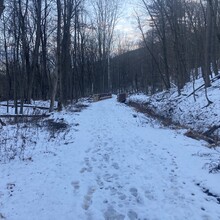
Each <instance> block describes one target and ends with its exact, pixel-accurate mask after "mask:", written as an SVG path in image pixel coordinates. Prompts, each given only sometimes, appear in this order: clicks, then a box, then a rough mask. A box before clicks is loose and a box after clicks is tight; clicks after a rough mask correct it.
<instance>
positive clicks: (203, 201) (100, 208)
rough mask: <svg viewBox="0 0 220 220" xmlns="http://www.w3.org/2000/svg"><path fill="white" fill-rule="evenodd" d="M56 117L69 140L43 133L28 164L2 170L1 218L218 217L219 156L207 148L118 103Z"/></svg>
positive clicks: (3, 166) (111, 101)
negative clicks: (215, 166) (213, 167)
mask: <svg viewBox="0 0 220 220" xmlns="http://www.w3.org/2000/svg"><path fill="white" fill-rule="evenodd" d="M52 117H54V118H60V120H64V121H67V122H68V124H69V126H70V128H69V132H68V133H67V134H65V138H58V139H56V138H52V139H48V138H47V135H46V134H43V133H40V134H38V137H39V138H38V140H37V144H36V146H35V147H34V149H32V154H31V159H30V160H28V159H27V160H24V161H21V160H19V159H14V160H11V161H10V162H5V163H1V164H0V219H1V218H2V219H7V220H79V219H82V220H84V219H85V220H87V219H88V220H102V219H106V220H113V219H114V220H121V219H129V220H133V219H141V220H144V219H148V220H157V219H158V220H161V219H162V220H178V219H179V220H182V219H190V220H208V219H209V220H217V219H220V201H219V200H220V199H219V197H220V188H219V182H220V174H219V173H215V174H213V173H209V169H208V164H209V163H211V162H212V160H215V159H217V158H218V157H219V153H218V152H217V151H216V150H213V149H208V148H207V147H206V144H205V143H204V142H199V141H195V140H192V139H189V138H187V137H185V136H183V135H182V133H183V131H182V130H178V131H176V130H170V129H167V128H163V127H161V126H160V124H159V123H158V122H156V121H154V120H152V119H150V118H147V117H146V116H144V115H143V114H141V113H136V112H135V111H134V110H133V109H131V108H129V107H127V106H125V105H123V104H119V103H117V102H116V99H115V97H114V98H112V99H109V100H105V101H101V102H97V103H92V104H91V105H90V106H89V107H88V108H86V109H85V110H83V111H82V112H80V113H74V112H72V113H71V112H68V111H64V112H63V113H56V114H54V115H53V116H52ZM215 196H216V197H215Z"/></svg>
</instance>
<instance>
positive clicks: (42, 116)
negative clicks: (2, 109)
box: [0, 114, 50, 118]
mask: <svg viewBox="0 0 220 220" xmlns="http://www.w3.org/2000/svg"><path fill="white" fill-rule="evenodd" d="M48 117H50V115H46V114H43V115H0V118H48Z"/></svg>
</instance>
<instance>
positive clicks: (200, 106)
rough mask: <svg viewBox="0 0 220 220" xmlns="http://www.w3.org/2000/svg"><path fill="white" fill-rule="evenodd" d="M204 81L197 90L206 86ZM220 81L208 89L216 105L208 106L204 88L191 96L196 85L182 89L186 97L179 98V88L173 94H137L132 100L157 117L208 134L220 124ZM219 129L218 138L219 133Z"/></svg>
mask: <svg viewBox="0 0 220 220" xmlns="http://www.w3.org/2000/svg"><path fill="white" fill-rule="evenodd" d="M203 84H204V82H203V79H202V78H199V79H197V80H196V81H195V88H198V87H199V86H201V85H203ZM219 89H220V80H217V81H215V82H214V83H212V86H211V87H210V88H208V89H207V90H208V97H209V99H210V100H211V101H212V102H213V103H212V104H211V105H209V106H207V104H208V102H207V100H206V98H205V91H204V88H202V89H200V90H198V91H197V92H196V93H195V99H196V101H195V100H194V97H193V95H191V96H189V97H188V95H189V94H191V93H192V92H193V86H192V82H189V83H187V84H186V85H185V87H184V88H183V89H182V95H181V96H178V92H177V89H176V88H171V89H170V91H163V92H160V93H157V94H155V95H153V96H147V95H144V94H135V95H131V96H130V97H129V100H128V101H133V102H138V103H142V104H143V105H147V106H148V107H149V108H151V109H153V110H154V111H155V112H156V113H157V114H159V115H162V116H165V117H168V118H171V119H172V121H173V122H176V123H179V124H181V125H183V126H186V127H188V128H191V129H193V130H196V131H199V132H205V131H207V130H208V129H209V128H211V127H213V126H214V125H220V99H219ZM219 131H220V130H219V129H218V130H217V132H216V135H218V133H219Z"/></svg>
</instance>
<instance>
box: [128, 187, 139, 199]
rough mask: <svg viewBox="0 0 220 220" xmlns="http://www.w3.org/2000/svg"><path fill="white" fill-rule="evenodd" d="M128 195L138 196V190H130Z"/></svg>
mask: <svg viewBox="0 0 220 220" xmlns="http://www.w3.org/2000/svg"><path fill="white" fill-rule="evenodd" d="M130 193H131V195H132V196H134V197H137V196H138V190H137V189H136V188H130Z"/></svg>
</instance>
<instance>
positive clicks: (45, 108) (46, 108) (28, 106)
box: [0, 104, 56, 110]
mask: <svg viewBox="0 0 220 220" xmlns="http://www.w3.org/2000/svg"><path fill="white" fill-rule="evenodd" d="M0 106H5V107H7V106H9V107H12V108H14V107H15V106H14V105H13V104H9V105H7V104H0ZM18 107H19V108H20V107H21V106H20V105H18ZM23 107H24V108H33V109H35V108H38V109H42V110H49V107H45V106H35V105H23ZM54 110H56V108H55V109H54Z"/></svg>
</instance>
